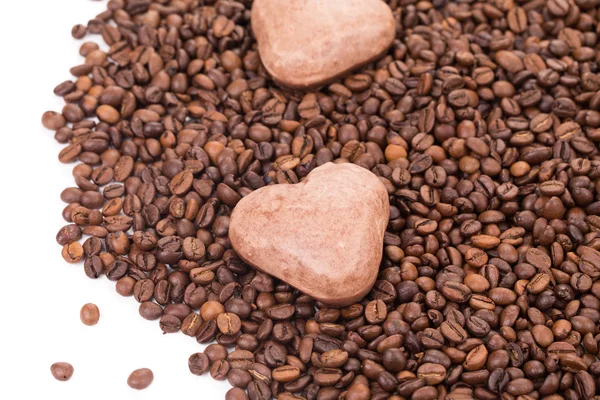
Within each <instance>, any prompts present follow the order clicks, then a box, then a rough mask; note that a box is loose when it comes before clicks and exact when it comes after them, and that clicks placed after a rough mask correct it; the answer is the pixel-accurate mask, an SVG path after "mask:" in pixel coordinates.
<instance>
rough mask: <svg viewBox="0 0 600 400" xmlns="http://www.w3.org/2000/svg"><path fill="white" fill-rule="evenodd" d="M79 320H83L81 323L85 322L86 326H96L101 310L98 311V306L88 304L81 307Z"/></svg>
mask: <svg viewBox="0 0 600 400" xmlns="http://www.w3.org/2000/svg"><path fill="white" fill-rule="evenodd" d="M79 318H81V322H83V324H84V325H87V326H92V325H96V324H97V323H98V320H99V319H100V310H99V309H98V306H97V305H95V304H92V303H87V304H85V305H84V306H83V307H81V311H80V312H79Z"/></svg>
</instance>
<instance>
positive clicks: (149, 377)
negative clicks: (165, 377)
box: [127, 368, 154, 390]
mask: <svg viewBox="0 0 600 400" xmlns="http://www.w3.org/2000/svg"><path fill="white" fill-rule="evenodd" d="M153 380H154V374H153V373H152V371H151V370H149V369H148V368H140V369H136V370H135V371H133V372H132V373H131V374H130V375H129V378H127V384H128V385H129V387H130V388H132V389H136V390H142V389H146V388H147V387H148V386H150V384H151V383H152V381H153Z"/></svg>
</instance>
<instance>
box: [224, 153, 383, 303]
mask: <svg viewBox="0 0 600 400" xmlns="http://www.w3.org/2000/svg"><path fill="white" fill-rule="evenodd" d="M389 214H390V205H389V200H388V195H387V191H386V189H385V187H384V186H383V184H382V183H381V182H380V181H379V179H378V178H377V177H376V176H375V175H374V174H372V173H371V172H369V171H368V170H366V169H364V168H361V167H359V166H356V165H354V164H350V163H345V164H333V163H328V164H325V165H323V166H321V167H319V168H317V169H315V170H314V171H312V172H311V173H310V174H309V175H308V177H307V178H306V180H304V181H303V182H301V183H299V184H297V185H276V186H270V187H265V188H262V189H259V190H256V191H255V192H253V193H251V194H250V195H248V196H246V197H244V198H243V199H242V200H241V201H240V202H239V203H238V204H237V206H236V208H235V209H234V211H233V213H232V215H231V222H230V227H229V239H230V240H231V243H232V245H233V247H234V249H235V250H236V252H237V254H238V255H239V256H240V257H241V258H243V259H244V260H245V261H246V262H248V263H250V264H252V265H253V266H255V267H257V268H259V269H261V270H263V271H265V272H267V273H269V274H271V275H273V276H276V277H277V278H280V279H282V280H283V281H285V282H287V283H289V284H290V285H292V286H294V287H296V288H297V289H299V290H301V291H302V292H304V293H307V294H309V295H311V296H313V297H314V298H316V299H318V300H321V301H323V302H325V303H327V304H332V305H338V306H345V305H348V304H351V303H353V302H355V301H357V300H359V299H361V298H362V297H363V296H364V295H365V294H366V293H367V292H368V291H369V290H370V289H371V287H372V286H373V283H374V282H375V279H376V277H377V272H378V271H379V263H380V261H381V252H382V248H383V235H384V233H385V228H386V225H387V221H388V219H389Z"/></svg>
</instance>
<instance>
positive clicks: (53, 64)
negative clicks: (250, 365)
mask: <svg viewBox="0 0 600 400" xmlns="http://www.w3.org/2000/svg"><path fill="white" fill-rule="evenodd" d="M105 7H106V0H104V1H91V0H13V1H2V7H1V8H0V13H1V16H2V18H1V21H0V255H1V257H0V301H1V302H2V308H1V311H0V399H3V400H9V399H10V400H12V399H63V400H71V399H73V400H75V399H77V400H95V399H102V400H106V399H119V400H120V399H161V400H169V399H173V398H187V399H223V398H224V395H225V392H226V391H227V390H228V389H229V385H228V383H227V382H226V381H225V382H217V381H214V380H212V379H211V378H210V376H209V375H206V376H203V377H197V376H194V375H192V374H191V373H190V372H189V370H188V367H187V359H188V357H189V355H190V354H192V353H194V352H196V351H201V350H202V349H203V346H201V345H199V344H197V343H196V341H195V340H194V339H193V338H190V337H187V336H185V335H183V334H180V333H179V334H170V335H163V334H162V332H161V330H160V328H159V327H158V322H157V321H146V320H144V319H142V318H141V317H140V316H139V314H138V304H137V302H136V301H135V300H134V299H133V298H123V297H121V296H120V295H118V294H117V293H116V292H115V289H114V282H110V281H108V280H107V279H106V278H105V277H104V278H102V279H98V280H91V279H89V278H87V277H86V276H85V274H84V272H83V267H82V266H81V265H70V264H67V263H66V262H65V261H63V259H62V257H61V255H60V251H61V248H60V246H59V245H58V244H57V243H56V240H55V236H56V233H57V231H58V230H59V229H60V228H61V227H62V226H63V225H64V224H65V222H64V221H63V219H62V217H61V211H62V209H63V207H64V206H65V204H64V203H62V202H61V200H60V197H59V196H60V192H61V191H62V190H63V189H64V188H66V187H68V186H74V182H73V178H72V175H71V170H72V165H63V164H61V163H59V162H58V158H57V156H58V152H59V151H60V150H61V148H62V145H59V144H58V143H56V142H55V141H54V138H53V132H50V131H47V130H46V129H44V128H43V127H42V125H41V122H40V121H41V116H42V113H43V112H44V111H46V110H56V111H60V110H61V109H62V107H63V102H62V99H60V98H58V97H56V96H54V94H53V92H52V91H53V89H54V87H55V86H56V85H57V84H59V83H60V82H62V81H64V80H66V79H71V76H70V74H69V69H70V68H71V67H72V66H75V65H78V64H81V63H82V62H83V59H82V57H80V56H79V53H78V49H79V46H80V45H81V43H83V41H76V40H74V39H72V38H71V28H72V26H73V25H74V24H77V23H82V24H86V23H87V21H88V20H90V19H92V18H93V17H94V16H95V15H97V14H98V13H100V12H102V11H104V10H105ZM90 39H92V40H96V41H98V40H101V39H100V37H99V36H97V35H88V36H86V38H84V41H85V40H90ZM88 302H92V303H95V304H97V305H98V307H99V308H100V313H101V317H100V322H99V323H98V325H96V326H93V327H87V326H85V325H83V324H82V323H81V322H80V320H79V310H80V308H81V306H82V305H84V304H85V303H88ZM56 361H67V362H69V363H71V364H72V365H73V366H74V367H75V373H74V375H73V377H72V378H71V380H70V381H68V382H59V381H56V380H54V378H53V377H52V375H51V374H50V365H51V364H52V363H54V362H56ZM142 367H147V368H150V369H152V370H153V371H154V382H153V384H152V385H151V386H150V387H149V388H148V389H146V390H143V391H139V392H138V391H135V390H133V389H130V388H129V387H128V386H127V383H126V382H127V377H128V375H129V373H130V372H131V371H133V370H134V369H137V368H142Z"/></svg>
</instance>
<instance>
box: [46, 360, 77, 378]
mask: <svg viewBox="0 0 600 400" xmlns="http://www.w3.org/2000/svg"><path fill="white" fill-rule="evenodd" d="M50 372H51V373H52V376H53V377H54V379H56V380H58V381H68V380H69V379H71V377H72V376H73V366H72V365H71V364H69V363H66V362H57V363H54V364H52V365H51V366H50Z"/></svg>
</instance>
